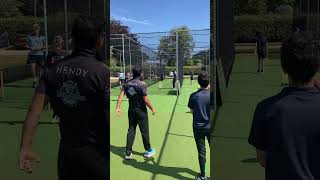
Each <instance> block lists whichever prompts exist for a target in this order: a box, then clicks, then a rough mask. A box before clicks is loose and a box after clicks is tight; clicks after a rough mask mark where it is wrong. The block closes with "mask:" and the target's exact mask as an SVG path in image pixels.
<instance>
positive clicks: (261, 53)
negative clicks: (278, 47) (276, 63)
mask: <svg viewBox="0 0 320 180" xmlns="http://www.w3.org/2000/svg"><path fill="white" fill-rule="evenodd" d="M266 57H267V51H266V50H260V51H259V50H258V58H259V59H265V58H266Z"/></svg>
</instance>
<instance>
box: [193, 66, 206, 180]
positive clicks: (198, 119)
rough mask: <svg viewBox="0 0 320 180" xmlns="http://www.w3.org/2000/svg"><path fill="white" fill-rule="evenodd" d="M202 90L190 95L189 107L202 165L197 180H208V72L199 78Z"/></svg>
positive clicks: (201, 74)
mask: <svg viewBox="0 0 320 180" xmlns="http://www.w3.org/2000/svg"><path fill="white" fill-rule="evenodd" d="M198 83H199V85H200V87H201V88H200V89H199V90H198V91H197V92H194V93H192V94H191V95H190V98H189V103H188V107H189V108H190V110H191V113H192V114H193V134H194V139H195V141H196V144H197V150H198V159H199V165H200V175H198V176H196V180H206V179H207V177H206V171H205V164H206V143H205V140H206V138H207V140H208V142H209V144H210V128H211V124H210V89H209V77H208V74H207V73H206V72H204V71H203V72H201V73H200V74H199V76H198Z"/></svg>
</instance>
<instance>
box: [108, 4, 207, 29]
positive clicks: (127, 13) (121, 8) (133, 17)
mask: <svg viewBox="0 0 320 180" xmlns="http://www.w3.org/2000/svg"><path fill="white" fill-rule="evenodd" d="M110 15H111V17H112V18H114V19H117V20H120V21H121V22H122V23H123V24H125V25H127V26H129V27H130V30H131V32H133V33H143V32H159V31H169V30H170V29H172V28H174V27H178V26H182V25H186V26H188V27H189V29H195V30H197V29H209V28H210V1H209V0H110Z"/></svg>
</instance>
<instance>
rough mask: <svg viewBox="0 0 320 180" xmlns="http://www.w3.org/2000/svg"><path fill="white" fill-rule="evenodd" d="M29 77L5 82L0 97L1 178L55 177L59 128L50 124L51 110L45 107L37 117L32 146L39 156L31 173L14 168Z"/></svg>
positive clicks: (30, 91)
mask: <svg viewBox="0 0 320 180" xmlns="http://www.w3.org/2000/svg"><path fill="white" fill-rule="evenodd" d="M31 83H32V80H22V81H17V82H14V83H10V84H6V85H5V98H4V99H2V100H0V114H1V117H0V141H1V148H0V168H1V179H3V180H43V179H46V180H57V168H56V159H57V152H58V142H59V131H58V127H57V125H56V124H51V123H50V120H51V115H52V112H50V111H47V110H45V111H44V112H43V113H42V114H41V117H40V125H39V127H38V133H37V134H36V137H35V140H34V145H33V149H34V151H35V152H36V153H38V155H39V156H40V158H41V162H40V164H38V165H36V166H35V168H34V172H33V173H32V174H25V173H23V172H20V171H19V170H18V169H17V162H18V161H17V160H18V151H19V145H20V135H21V129H22V123H23V121H24V118H25V115H26V111H27V108H28V106H29V103H30V102H31V99H32V95H33V93H34V89H32V88H31Z"/></svg>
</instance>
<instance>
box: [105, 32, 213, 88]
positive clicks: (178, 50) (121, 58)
mask: <svg viewBox="0 0 320 180" xmlns="http://www.w3.org/2000/svg"><path fill="white" fill-rule="evenodd" d="M183 28H184V27H183ZM110 36H111V38H110V42H111V47H112V54H113V55H112V57H111V61H112V64H113V67H112V75H113V76H114V77H113V78H114V79H115V80H116V79H117V78H118V75H119V74H120V73H124V72H125V73H127V72H131V70H132V68H133V67H135V66H138V67H140V68H142V69H143V72H144V76H143V77H144V80H145V82H146V83H147V84H148V85H151V84H154V83H157V82H159V80H161V77H162V76H166V77H167V78H170V79H174V77H175V75H174V73H176V77H177V85H179V84H180V86H182V85H183V79H184V78H185V76H186V75H189V74H190V73H191V71H196V72H193V73H194V74H195V75H196V74H197V73H199V72H200V71H201V69H202V70H205V71H209V63H210V54H209V49H210V40H209V39H210V30H197V31H192V30H188V29H181V30H177V29H175V30H172V31H170V32H154V33H137V34H115V33H113V34H111V35H110ZM193 60H196V61H195V62H196V63H194V62H193ZM190 61H192V63H191V64H190ZM188 62H189V64H188ZM185 65H188V66H193V67H196V70H195V69H190V70H188V69H185V68H184V66H185ZM197 67H198V68H197ZM119 79H120V77H119ZM176 89H178V88H176Z"/></svg>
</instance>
